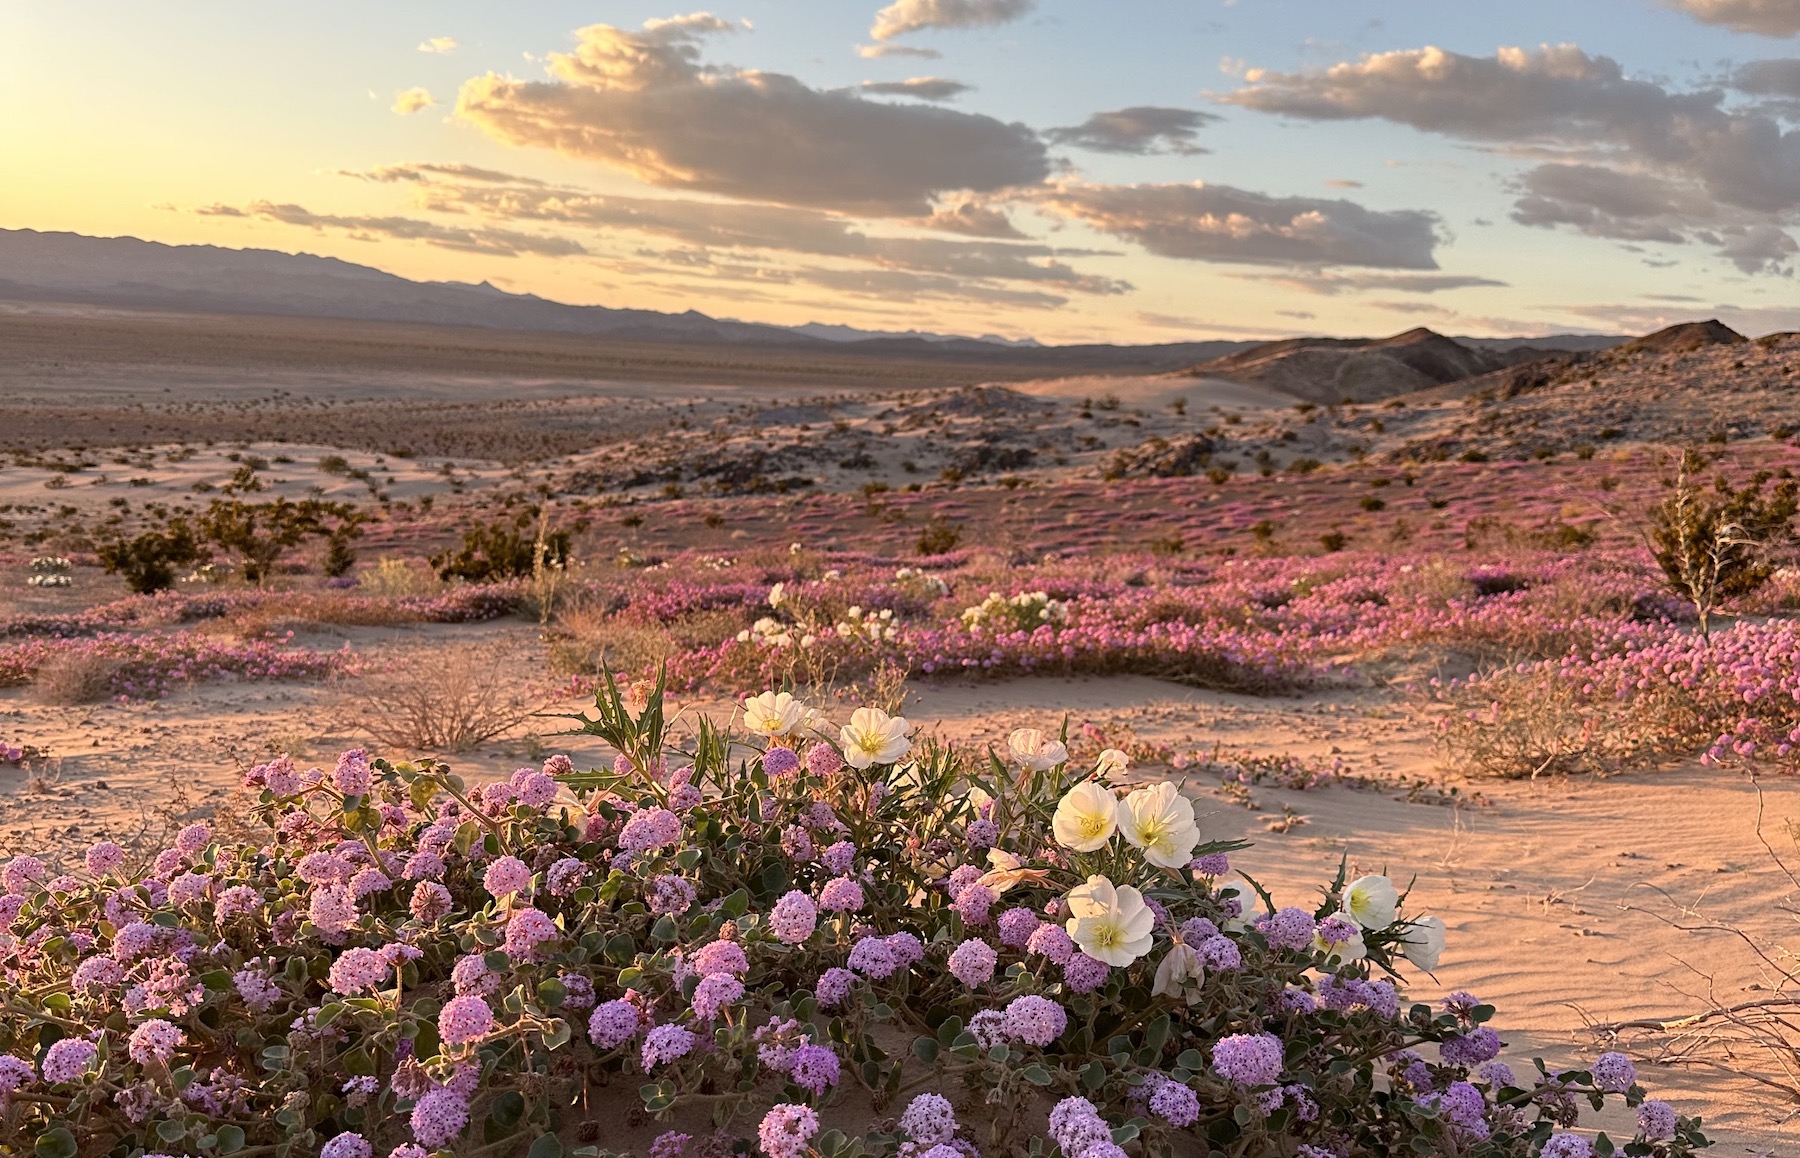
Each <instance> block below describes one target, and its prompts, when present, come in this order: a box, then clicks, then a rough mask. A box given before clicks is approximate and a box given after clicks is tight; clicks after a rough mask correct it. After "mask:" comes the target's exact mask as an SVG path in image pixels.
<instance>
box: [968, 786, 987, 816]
mask: <svg viewBox="0 0 1800 1158" xmlns="http://www.w3.org/2000/svg"><path fill="white" fill-rule="evenodd" d="M965 799H967V800H968V802H969V807H970V808H971V809H973V810H974V811H976V812H980V811H981V810H982V809H984V808H986V807H987V806H988V805H990V804H992V803H993V802H994V798H993V796H992V795H991V794H990V793H989V792H988V790H987V789H985V788H983V787H982V786H981V785H979V784H971V785H969V791H968V795H967V796H966V798H965Z"/></svg>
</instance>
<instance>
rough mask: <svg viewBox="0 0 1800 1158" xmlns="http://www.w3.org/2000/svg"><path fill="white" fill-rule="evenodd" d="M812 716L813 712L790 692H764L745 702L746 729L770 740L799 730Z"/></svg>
mask: <svg viewBox="0 0 1800 1158" xmlns="http://www.w3.org/2000/svg"><path fill="white" fill-rule="evenodd" d="M811 716H812V712H811V710H810V709H808V708H807V706H806V705H805V704H803V703H801V702H800V701H799V700H797V699H795V698H794V697H793V696H792V695H791V694H790V693H788V692H764V693H763V694H762V695H760V696H751V697H750V698H749V699H747V700H745V701H744V727H746V728H748V729H750V730H751V731H752V732H755V733H756V734H757V735H759V736H767V737H769V738H770V739H774V738H775V737H776V736H786V735H788V734H790V733H792V732H795V731H797V730H799V729H800V728H801V727H803V726H804V725H805V724H806V722H807V720H808V719H810V718H811Z"/></svg>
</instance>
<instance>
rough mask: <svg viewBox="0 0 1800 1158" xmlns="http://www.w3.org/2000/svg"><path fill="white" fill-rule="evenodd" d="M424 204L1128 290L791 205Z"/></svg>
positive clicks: (459, 194) (1034, 249) (526, 195)
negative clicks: (873, 228) (879, 231)
mask: <svg viewBox="0 0 1800 1158" xmlns="http://www.w3.org/2000/svg"><path fill="white" fill-rule="evenodd" d="M419 204H420V206H421V208H423V209H425V210H427V211H429V212H433V213H448V214H469V213H475V214H479V215H482V216H485V217H489V218H492V219H495V220H503V221H508V222H520V221H532V222H539V223H544V224H551V225H561V226H572V227H576V228H590V229H596V230H600V231H602V232H607V233H610V232H614V231H618V230H630V231H633V232H637V233H645V234H651V235H654V236H659V237H665V238H670V239H673V240H676V241H678V242H680V243H682V244H684V245H688V246H692V247H696V248H710V249H731V250H761V251H776V252H783V253H791V254H802V255H808V256H813V257H826V258H842V259H849V260H853V261H856V262H859V263H862V264H867V265H874V266H879V267H882V268H885V269H891V270H910V271H914V272H920V273H931V274H941V275H945V276H955V277H963V278H968V279H972V280H975V281H985V282H994V283H998V282H1006V281H1026V282H1048V283H1055V284H1056V285H1058V286H1061V287H1063V288H1064V289H1067V290H1069V291H1071V292H1080V293H1093V294H1116V293H1122V292H1124V291H1125V290H1127V289H1129V288H1130V287H1129V286H1128V285H1127V284H1126V283H1124V282H1121V281H1116V280H1114V279H1111V278H1104V277H1096V276H1092V275H1089V274H1084V273H1082V272H1080V271H1079V270H1076V269H1074V268H1073V267H1071V266H1070V265H1068V264H1067V263H1066V262H1065V261H1063V260H1061V258H1062V257H1064V256H1066V255H1065V253H1064V252H1063V251H1060V250H1058V249H1056V248H1053V247H1051V246H1048V245H1044V244H1042V243H1039V242H1029V243H1024V244H1012V243H1007V242H1002V241H997V240H979V241H968V240H952V239H948V238H939V237H894V236H881V235H876V234H871V233H869V232H867V231H865V230H864V229H862V228H859V227H858V226H857V224H856V223H855V222H853V221H852V220H851V219H849V218H845V217H841V216H838V215H836V214H831V213H824V212H820V211H818V210H813V209H804V208H796V207H790V206H780V205H757V204H746V203H741V202H740V203H729V202H716V201H698V200H691V199H684V198H665V197H614V196H605V195H600V194H592V193H587V192H584V191H582V190H577V189H559V188H551V187H547V186H544V185H541V184H534V185H524V186H516V187H514V186H504V185H494V184H492V183H466V184H464V183H458V182H439V183H436V184H427V185H426V186H424V187H423V188H421V190H420V201H419ZM965 208H967V207H965ZM984 214H993V215H994V216H995V217H998V218H999V220H1000V221H1001V222H1004V221H1005V218H1004V216H1003V215H1000V214H999V213H998V211H996V210H992V209H985V208H984V207H980V206H976V207H973V208H971V209H970V211H969V212H968V213H967V214H966V215H965V219H966V220H968V221H970V222H972V223H974V224H976V225H986V226H988V227H990V228H991V227H992V226H993V222H992V220H990V219H988V218H986V217H984V216H983V215H984ZM927 220H933V219H929V218H928V219H927ZM964 232H973V229H971V230H965V231H964ZM989 236H992V235H991V234H990V235H989Z"/></svg>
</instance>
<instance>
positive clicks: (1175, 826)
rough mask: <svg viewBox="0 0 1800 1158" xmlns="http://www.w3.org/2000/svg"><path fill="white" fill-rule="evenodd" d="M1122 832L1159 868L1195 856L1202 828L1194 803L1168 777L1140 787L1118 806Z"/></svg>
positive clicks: (1185, 861) (1173, 865)
mask: <svg viewBox="0 0 1800 1158" xmlns="http://www.w3.org/2000/svg"><path fill="white" fill-rule="evenodd" d="M1119 831H1120V832H1121V833H1123V834H1124V836H1125V839H1126V840H1127V841H1129V842H1130V843H1131V845H1132V846H1133V847H1134V848H1140V849H1143V850H1144V859H1145V860H1147V861H1149V862H1150V863H1151V864H1153V865H1155V866H1156V867H1158V868H1171V869H1172V868H1181V867H1183V866H1184V865H1186V864H1187V863H1188V862H1189V861H1190V860H1192V859H1193V858H1194V846H1195V845H1197V844H1199V843H1200V829H1199V828H1198V827H1197V826H1196V825H1195V824H1194V805H1193V802H1192V801H1190V800H1188V798H1187V797H1185V796H1183V795H1181V793H1179V792H1177V791H1175V786H1174V785H1173V784H1171V783H1169V782H1168V781H1167V780H1165V781H1163V782H1162V783H1161V784H1153V785H1151V786H1150V787H1148V788H1140V789H1138V790H1137V791H1136V792H1133V793H1132V794H1131V795H1130V796H1127V797H1126V798H1125V802H1124V803H1123V804H1121V805H1119Z"/></svg>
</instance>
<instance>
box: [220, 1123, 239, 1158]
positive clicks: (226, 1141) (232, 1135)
mask: <svg viewBox="0 0 1800 1158" xmlns="http://www.w3.org/2000/svg"><path fill="white" fill-rule="evenodd" d="M214 1136H215V1137H216V1138H217V1139H218V1149H219V1153H221V1154H236V1153H237V1152H238V1151H239V1150H242V1149H243V1148H244V1129H243V1127H242V1126H220V1127H219V1129H218V1133H217V1134H216V1135H214Z"/></svg>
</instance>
